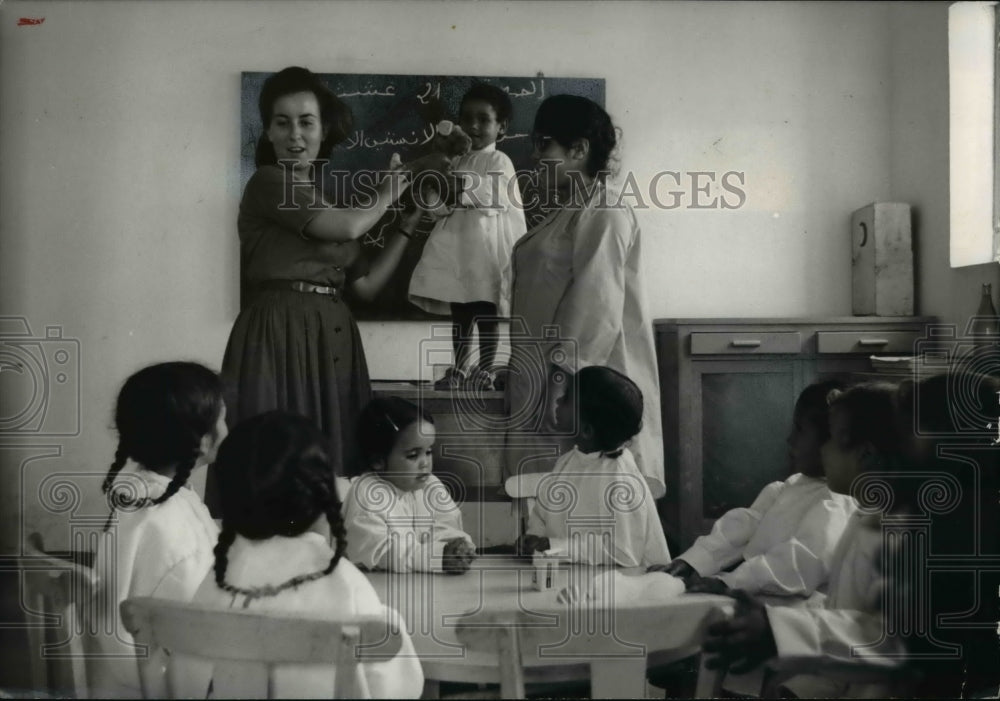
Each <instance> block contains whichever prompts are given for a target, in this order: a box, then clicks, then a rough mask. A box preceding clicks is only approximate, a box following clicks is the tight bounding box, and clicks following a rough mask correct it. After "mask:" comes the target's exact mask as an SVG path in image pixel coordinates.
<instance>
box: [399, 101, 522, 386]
mask: <svg viewBox="0 0 1000 701" xmlns="http://www.w3.org/2000/svg"><path fill="white" fill-rule="evenodd" d="M512 111H513V108H512V106H511V102H510V98H509V97H508V96H507V93H506V92H504V91H503V90H501V89H500V88H498V87H496V86H493V85H486V84H484V83H476V84H474V85H473V86H472V87H471V88H469V90H468V91H467V92H466V93H465V95H464V96H463V97H462V104H461V108H460V113H459V114H460V118H459V123H460V124H461V126H462V129H463V130H465V132H466V133H467V134H468V135H469V136H470V137H471V138H472V151H471V152H470V153H468V154H467V155H465V156H461V157H459V159H458V160H457V162H456V163H455V166H454V171H455V173H456V174H457V173H462V172H464V173H465V174H466V180H467V182H469V181H470V179H471V185H472V187H471V188H470V189H468V190H466V191H465V192H464V193H463V195H462V202H461V203H460V205H459V206H458V207H456V208H455V209H454V210H453V211H452V212H451V213H450V214H449V215H448V216H447V217H445V218H444V219H442V220H440V221H439V222H438V223H437V225H436V226H435V228H434V230H433V231H432V232H431V234H430V238H429V239H428V240H427V243H426V245H425V246H424V251H423V254H422V255H421V258H420V262H419V263H418V264H417V266H416V268H414V270H413V276H412V277H411V278H410V301H411V302H413V303H414V304H415V305H417V306H418V307H420V308H422V309H424V310H426V311H428V312H431V313H433V314H451V317H452V319H453V321H452V339H453V345H454V352H455V364H454V366H453V367H451V368H449V369H448V371H447V373H446V375H445V377H444V378H443V379H442V380H440V381H439V382H440V387H441V388H442V389H458V388H460V387H463V386H465V385H466V384H469V385H471V386H473V387H476V388H478V389H483V390H492V389H494V382H495V380H496V376H495V372H494V362H495V360H496V352H497V343H498V341H499V336H498V329H499V322H498V316H508V315H509V313H510V309H509V307H510V274H511V273H510V252H511V250H512V249H513V247H514V242H515V241H517V239H519V238H520V237H521V236H522V235H523V234H524V233H525V231H526V230H527V227H526V225H525V222H524V211H523V209H522V207H521V204H520V201H519V197H518V196H517V183H516V182H515V181H514V178H515V174H514V165H513V163H511V160H510V158H509V157H508V156H507V155H506V154H505V153H503V152H502V151H498V150H497V147H496V141H497V138H498V137H500V136H503V134H504V132H506V130H507V125H508V124H509V122H510V117H511V113H512ZM476 329H478V333H479V363H478V366H477V367H476V368H475V369H474V370H471V371H467V370H466V368H465V366H466V364H467V363H468V360H469V356H470V353H471V342H472V332H473V331H474V330H476Z"/></svg>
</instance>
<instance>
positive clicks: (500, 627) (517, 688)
mask: <svg viewBox="0 0 1000 701" xmlns="http://www.w3.org/2000/svg"><path fill="white" fill-rule="evenodd" d="M682 601H683V603H681V602H682ZM730 608H731V607H730ZM727 615H729V612H728V610H727V609H726V607H725V606H723V605H720V603H719V601H718V598H717V597H697V598H695V597H692V598H690V599H687V600H683V599H682V598H678V600H677V603H676V604H674V605H664V604H663V603H662V602H659V603H657V604H655V605H654V604H649V605H635V606H607V607H598V606H595V605H591V603H589V602H584V603H581V604H575V605H572V606H568V607H566V608H563V609H559V610H554V611H552V612H551V613H549V612H546V613H545V614H542V613H535V612H528V611H518V612H500V611H490V610H489V609H484V610H482V611H479V612H476V613H474V614H472V615H470V616H468V617H465V618H463V619H461V620H460V621H459V623H458V628H457V631H456V633H457V636H458V640H459V642H462V643H464V644H465V645H467V646H468V647H469V649H470V650H473V651H483V652H491V653H493V654H496V655H497V656H498V665H499V668H500V695H501V696H502V697H503V698H521V699H523V698H525V688H524V678H525V668H530V667H538V666H558V665H579V664H581V663H586V664H587V665H589V667H590V684H591V696H592V697H593V698H637V697H638V698H642V697H645V695H646V669H647V666H648V665H650V664H657V665H660V664H669V663H671V662H674V661H676V660H678V659H682V658H684V657H688V656H691V655H693V654H697V653H698V651H699V649H700V646H701V642H702V640H703V639H704V637H705V635H704V634H705V628H707V626H708V625H710V624H711V623H712V622H714V621H716V620H719V619H720V618H722V617H724V616H727ZM701 675H702V676H700V677H699V683H698V691H699V694H703V695H704V697H706V698H711V697H712V696H713V695H714V694H718V692H719V687H720V684H719V679H717V678H716V675H714V674H713V673H711V671H710V670H707V669H704V668H703V670H702V672H701Z"/></svg>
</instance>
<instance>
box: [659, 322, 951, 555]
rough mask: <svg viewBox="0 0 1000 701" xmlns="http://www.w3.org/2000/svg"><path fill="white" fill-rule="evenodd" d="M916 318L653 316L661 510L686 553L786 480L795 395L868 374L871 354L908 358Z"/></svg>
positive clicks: (918, 330)
mask: <svg viewBox="0 0 1000 701" xmlns="http://www.w3.org/2000/svg"><path fill="white" fill-rule="evenodd" d="M933 321H934V320H933V319H931V318H923V317H846V318H832V319H660V320H657V321H656V322H655V324H654V326H655V331H656V352H657V358H658V362H659V372H660V386H661V397H660V399H661V404H662V411H663V444H664V453H665V458H666V463H665V465H666V468H665V469H666V483H667V493H666V495H665V496H664V498H663V499H662V500H661V501H660V513H661V516H662V517H663V521H664V527H665V529H666V531H667V535H668V537H669V538H670V540H671V543H672V544H674V545H676V546H677V547H679V548H681V549H686V548H687V547H688V546H690V545H691V543H692V542H693V541H694V539H695V538H696V537H697V536H698V535H701V534H703V533H707V532H708V531H709V529H710V528H711V526H712V523H713V522H714V521H715V519H717V518H718V517H719V516H721V515H722V514H724V513H725V512H726V511H728V510H729V509H731V508H734V507H737V506H749V505H750V503H751V502H752V501H753V499H754V497H756V496H757V494H758V492H760V490H761V489H762V488H763V487H764V486H765V485H766V484H767V483H769V482H773V481H774V480H779V479H785V478H786V477H787V476H788V474H789V462H788V446H787V443H786V439H787V437H788V434H789V432H790V429H791V423H792V411H793V409H794V406H795V399H796V397H798V395H799V392H801V391H802V389H803V388H805V387H806V386H807V385H809V384H811V383H812V382H816V381H818V380H821V379H828V378H832V377H840V378H842V379H844V380H845V381H847V380H849V379H850V378H851V376H852V375H855V374H856V373H859V372H864V371H866V370H870V368H871V362H870V356H871V355H878V354H894V353H904V354H905V353H912V352H913V349H914V344H915V343H916V342H917V341H918V340H919V339H921V338H923V337H924V335H925V331H926V327H927V325H928V324H931V323H933Z"/></svg>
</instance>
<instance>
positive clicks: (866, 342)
mask: <svg viewBox="0 0 1000 701" xmlns="http://www.w3.org/2000/svg"><path fill="white" fill-rule="evenodd" d="M888 344H889V339H887V338H859V339H858V345H859V346H885V345H888Z"/></svg>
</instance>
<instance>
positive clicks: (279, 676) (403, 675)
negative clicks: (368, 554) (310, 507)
mask: <svg viewBox="0 0 1000 701" xmlns="http://www.w3.org/2000/svg"><path fill="white" fill-rule="evenodd" d="M227 556H228V565H227V567H226V573H225V581H226V583H227V584H231V585H233V586H236V587H241V588H244V589H250V588H253V587H260V586H267V585H272V586H277V585H280V584H282V583H284V582H287V581H288V580H289V579H291V578H293V577H296V576H299V575H303V574H310V573H312V572H317V571H320V570H323V569H324V568H326V567H327V566H328V565H329V564H330V559H331V558H332V557H333V550H332V549H331V547H330V545H329V543H328V542H327V539H326V538H325V537H324V536H322V535H320V534H319V533H314V532H311V531H309V532H306V533H303V534H302V535H299V536H296V537H294V538H287V537H283V536H274V537H271V538H268V539H266V540H258V541H252V540H248V539H246V538H243V537H242V536H237V537H236V540H235V541H234V542H233V544H232V546H231V547H230V548H229V551H228V552H227ZM194 601H195V602H196V603H200V604H207V605H210V606H217V607H219V608H222V609H226V608H239V609H246V610H250V611H259V612H274V613H285V614H295V613H301V614H305V615H308V616H309V617H310V618H314V619H321V618H325V617H329V618H334V619H341V618H344V617H348V616H356V615H376V616H386V617H388V618H389V620H391V621H392V622H393V624H394V625H395V626H396V627H397V628H398V629H399V630H400V632H401V635H402V636H403V646H402V648H401V649H400V651H399V653H398V654H397V655H396V656H395V657H393V658H392V659H390V660H386V661H383V662H363V663H361V665H360V674H359V675H358V679H359V684H360V686H361V696H360V698H411V699H415V698H419V697H420V693H421V691H422V690H423V683H424V675H423V671H422V670H421V667H420V661H419V660H418V659H417V656H416V653H415V651H414V649H413V642H412V641H411V640H410V636H409V635H408V634H407V632H406V626H405V624H404V623H403V622H402V620H401V619H400V618H399V614H398V613H397V612H396V611H395V610H393V609H390V608H388V607H386V606H384V605H383V604H382V602H381V601H379V598H378V594H377V593H376V592H375V589H374V588H373V587H372V585H371V583H370V582H369V581H368V580H367V579H366V578H365V576H364V575H363V574H362V573H361V572H360V571H358V568H357V567H355V566H354V565H352V564H351V563H350V562H348V561H347V560H346V559H345V558H341V560H340V562H338V563H337V566H336V568H334V570H333V572H331V573H330V574H328V575H326V576H324V577H321V578H319V579H316V580H313V581H310V582H306V583H304V584H301V585H299V586H298V587H295V588H290V589H285V590H283V591H281V592H279V593H278V594H276V595H275V596H263V597H259V598H254V599H250V600H249V601H248V600H247V597H245V596H242V595H239V594H230V593H228V592H226V591H224V590H222V589H220V588H219V586H218V584H217V583H216V581H215V573H214V572H210V573H209V574H208V576H206V577H205V578H204V581H203V582H202V583H201V586H200V587H199V588H198V591H197V593H196V594H195V597H194ZM176 664H177V665H178V666H180V667H182V668H183V669H182V670H180V671H181V673H180V674H178V675H177V676H178V678H179V679H181V680H182V681H181V688H180V690H179V691H180V693H179V697H180V698H205V697H206V694H207V692H208V688H209V681H210V680H211V677H212V668H211V666H210V665H209V664H207V663H204V662H199V661H196V660H192V659H183V660H181V661H179V662H177V663H176ZM335 676H336V668H335V667H334V666H333V665H301V664H288V665H281V666H279V667H277V668H276V669H275V670H274V677H273V680H274V698H327V699H329V698H332V694H333V684H334V680H335Z"/></svg>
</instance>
